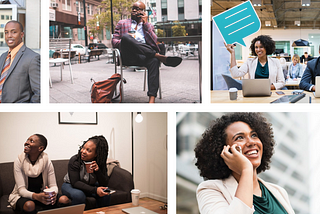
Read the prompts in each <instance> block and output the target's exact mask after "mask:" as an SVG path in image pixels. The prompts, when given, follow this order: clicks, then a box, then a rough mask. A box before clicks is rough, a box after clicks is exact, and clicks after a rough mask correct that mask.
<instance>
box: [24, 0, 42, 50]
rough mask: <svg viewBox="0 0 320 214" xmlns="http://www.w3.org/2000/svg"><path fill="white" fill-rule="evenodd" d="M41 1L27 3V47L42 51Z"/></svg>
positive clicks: (32, 0)
mask: <svg viewBox="0 0 320 214" xmlns="http://www.w3.org/2000/svg"><path fill="white" fill-rule="evenodd" d="M40 8H41V2H40V0H28V1H26V26H25V33H26V35H25V38H26V46H27V47H28V48H31V49H40V41H41V38H40V35H41V34H40V29H41V28H40V23H41V21H40V20H41V15H40V14H41V10H40Z"/></svg>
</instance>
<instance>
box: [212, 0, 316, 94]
mask: <svg viewBox="0 0 320 214" xmlns="http://www.w3.org/2000/svg"><path fill="white" fill-rule="evenodd" d="M243 2H244V1H239V0H230V1H219V0H212V1H211V16H212V17H214V16H216V15H218V14H220V13H222V12H224V11H226V10H228V9H229V8H232V7H234V6H236V5H239V4H241V3H243ZM251 3H252V5H253V6H254V9H255V11H256V13H257V15H258V17H259V19H260V22H261V29H260V30H259V31H258V32H256V33H254V34H252V35H250V36H248V37H246V38H244V42H245V44H246V47H243V46H241V45H239V44H237V46H236V48H235V53H236V54H235V55H236V60H237V66H238V67H240V66H241V65H242V64H243V63H244V62H245V61H246V60H247V59H248V58H249V57H252V54H251V53H250V50H249V47H250V44H251V40H252V39H253V38H255V37H257V36H259V35H269V36H271V38H272V39H273V40H274V41H275V43H276V44H275V45H276V51H275V52H274V53H273V54H272V55H270V57H274V58H278V59H279V60H280V63H281V66H282V68H283V69H288V66H289V65H290V64H291V63H292V57H293V55H294V54H298V55H299V56H300V57H301V56H302V55H303V54H304V53H305V52H308V54H309V55H310V56H311V57H313V58H317V57H318V56H319V45H320V30H319V28H320V22H319V15H318V14H319V10H320V9H319V8H320V2H317V1H310V0H309V1H308V0H307V1H306V0H302V1H286V0H279V1H271V0H252V1H251ZM211 24H212V26H211V28H212V65H211V66H212V67H211V68H212V78H211V90H226V89H228V87H227V84H226V83H225V81H224V79H223V78H222V77H221V74H228V75H230V71H229V65H230V53H229V52H228V51H227V50H226V48H225V46H224V44H223V42H224V40H223V38H222V36H221V34H220V33H219V30H218V29H217V27H216V25H215V23H214V22H212V23H211ZM299 39H302V40H305V41H307V42H308V45H303V46H298V45H295V43H297V42H296V41H297V40H299ZM302 65H303V69H305V67H306V64H305V63H303V64H302ZM244 78H246V77H244ZM298 83H299V80H297V82H296V84H295V86H296V87H292V88H294V89H298V85H299V84H298ZM290 89H291V87H290Z"/></svg>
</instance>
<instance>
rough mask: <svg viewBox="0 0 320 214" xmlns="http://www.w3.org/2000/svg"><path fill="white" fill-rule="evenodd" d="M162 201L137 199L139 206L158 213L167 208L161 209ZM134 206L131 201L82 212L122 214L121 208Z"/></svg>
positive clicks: (90, 213)
mask: <svg viewBox="0 0 320 214" xmlns="http://www.w3.org/2000/svg"><path fill="white" fill-rule="evenodd" d="M163 205H164V203H163V202H160V201H156V200H153V199H151V198H140V199H139V206H141V207H144V208H146V209H149V210H151V211H153V212H156V213H159V214H166V213H167V209H165V210H161V209H160V206H163ZM131 207H135V206H133V205H132V203H131V202H130V203H125V204H118V205H114V206H110V207H102V208H97V209H92V210H87V211H84V212H83V214H96V213H97V212H100V211H102V212H105V213H112V214H124V212H122V209H125V208H131Z"/></svg>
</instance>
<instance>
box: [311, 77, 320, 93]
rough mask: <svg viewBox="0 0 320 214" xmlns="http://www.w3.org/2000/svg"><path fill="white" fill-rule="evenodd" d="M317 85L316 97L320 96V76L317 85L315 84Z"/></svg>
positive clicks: (317, 78)
mask: <svg viewBox="0 0 320 214" xmlns="http://www.w3.org/2000/svg"><path fill="white" fill-rule="evenodd" d="M315 87H316V91H315V92H313V95H314V96H315V97H320V76H317V77H316V85H315Z"/></svg>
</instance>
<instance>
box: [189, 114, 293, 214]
mask: <svg viewBox="0 0 320 214" xmlns="http://www.w3.org/2000/svg"><path fill="white" fill-rule="evenodd" d="M274 144H275V142H274V139H273V131H272V127H271V124H270V123H268V122H267V120H266V118H264V117H263V116H261V115H260V114H259V113H234V114H230V115H224V116H222V117H221V118H218V119H216V120H215V121H213V123H212V125H211V126H210V127H209V128H208V129H207V130H206V131H205V132H204V133H203V135H202V139H201V140H200V141H199V142H198V144H197V145H196V148H195V155H196V158H197V162H196V166H197V167H198V169H199V170H200V175H201V176H202V177H204V178H205V179H206V181H204V182H202V183H201V184H200V185H199V186H198V189H197V200H198V205H199V210H200V212H201V213H202V214H204V213H215V214H216V213H221V214H222V213H238V214H249V213H254V212H255V213H277V214H283V213H288V214H291V213H294V211H293V209H292V208H291V205H290V202H289V199H288V195H287V193H286V191H285V190H284V189H283V188H281V187H279V186H277V185H274V184H271V183H268V182H265V181H263V180H262V179H260V178H258V176H257V175H258V174H259V173H260V172H263V171H265V170H266V169H268V168H269V163H270V159H271V156H272V154H273V147H274ZM237 148H238V149H237Z"/></svg>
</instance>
